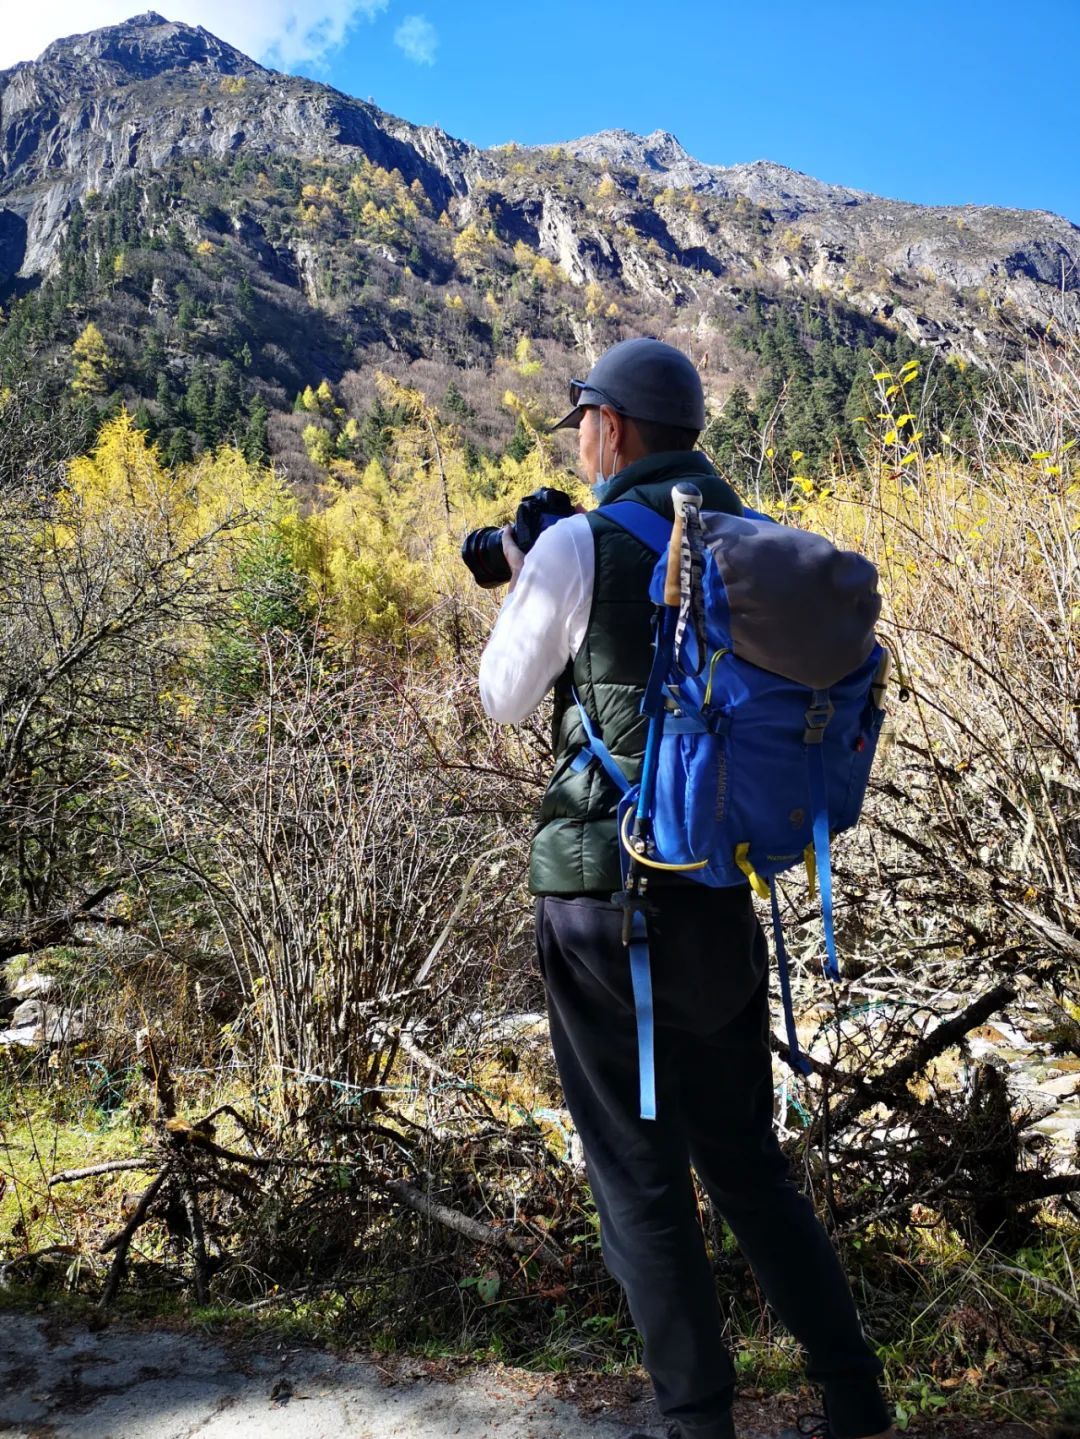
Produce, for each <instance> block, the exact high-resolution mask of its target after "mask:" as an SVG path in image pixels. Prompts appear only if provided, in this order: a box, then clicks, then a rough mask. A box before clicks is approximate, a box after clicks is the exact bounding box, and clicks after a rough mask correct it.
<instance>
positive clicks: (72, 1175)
mask: <svg viewBox="0 0 1080 1439" xmlns="http://www.w3.org/2000/svg"><path fill="white" fill-rule="evenodd" d="M160 1163H161V1160H160V1159H158V1158H156V1157H155V1158H153V1159H110V1160H109V1161H108V1163H106V1164H91V1165H89V1166H88V1167H87V1168H86V1169H62V1170H61V1171H60V1173H59V1174H54V1175H53V1177H52V1178H51V1179H50V1180H49V1188H50V1189H51V1188H52V1187H53V1185H54V1184H74V1183H75V1182H76V1180H79V1179H94V1178H96V1177H97V1176H98V1175H99V1174H118V1173H119V1172H120V1171H121V1170H122V1169H157V1168H158V1166H159V1165H160Z"/></svg>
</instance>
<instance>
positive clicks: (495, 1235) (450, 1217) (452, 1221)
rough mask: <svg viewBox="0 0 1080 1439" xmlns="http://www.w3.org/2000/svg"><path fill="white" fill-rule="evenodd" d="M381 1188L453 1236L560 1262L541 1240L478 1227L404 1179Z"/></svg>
mask: <svg viewBox="0 0 1080 1439" xmlns="http://www.w3.org/2000/svg"><path fill="white" fill-rule="evenodd" d="M382 1186H383V1188H384V1189H385V1190H387V1192H388V1193H390V1194H393V1195H394V1196H395V1198H397V1199H400V1200H401V1202H402V1204H406V1205H408V1207H409V1208H410V1209H414V1210H415V1211H416V1213H417V1214H422V1215H423V1216H424V1217H425V1218H426V1219H434V1220H436V1221H437V1222H438V1223H439V1224H443V1225H445V1226H446V1228H447V1229H452V1230H454V1232H455V1233H456V1234H461V1235H464V1237H465V1238H466V1239H471V1240H472V1241H473V1242H474V1243H475V1244H485V1245H487V1246H488V1247H489V1248H493V1249H509V1250H511V1252H512V1253H514V1254H521V1255H524V1256H525V1257H526V1258H528V1259H542V1260H543V1261H544V1263H545V1264H561V1263H562V1255H561V1254H559V1253H558V1251H557V1250H555V1249H552V1248H551V1246H550V1245H548V1244H545V1243H544V1241H543V1240H532V1239H525V1238H523V1237H522V1236H521V1235H517V1234H510V1233H508V1232H507V1231H506V1230H504V1229H495V1228H493V1227H492V1226H491V1225H490V1224H481V1223H480V1221H479V1220H478V1219H470V1218H469V1216H468V1215H467V1214H462V1213H461V1211H460V1210H459V1209H450V1208H449V1207H448V1206H447V1205H445V1204H440V1203H439V1201H438V1200H437V1199H432V1198H431V1196H430V1195H427V1194H422V1193H421V1191H420V1190H419V1189H416V1188H415V1187H414V1186H413V1185H411V1184H409V1183H408V1182H407V1181H406V1180H404V1179H385V1180H383V1181H382Z"/></svg>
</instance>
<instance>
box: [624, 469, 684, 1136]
mask: <svg viewBox="0 0 1080 1439" xmlns="http://www.w3.org/2000/svg"><path fill="white" fill-rule="evenodd" d="M671 499H672V504H673V505H674V508H675V523H674V524H673V525H672V529H671V538H670V540H669V541H668V561H667V574H666V575H665V577H664V603H663V604H662V605H659V606H657V609H658V611H659V613H658V615H657V621H656V650H655V653H654V655H653V665H652V671H651V673H650V675H649V682H648V684H647V685H646V687H645V698H644V699H643V701H642V710H643V712H644V713H647V714H648V716H649V729H648V733H647V735H646V737H645V756H644V758H643V760H642V765H641V785H640V788H639V790H638V797H637V805H636V808H635V811H634V828H633V832H632V835H631V838H630V842H629V844H627V845H626V849H627V852H628V853H629V856H630V862H629V865H628V866H627V870H626V889H625V890H624V891H623V893H622V895H621V896H620V899H621V903H622V906H623V932H622V940H623V944H624V945H626V948H627V950H628V952H629V955H630V983H631V987H632V990H633V996H634V1018H635V1023H636V1026H637V1040H638V1074H639V1080H638V1083H639V1088H640V1112H641V1117H642V1119H655V1118H656V1062H655V1051H654V1043H653V1028H654V1015H653V990H652V973H651V969H650V963H649V930H648V924H647V922H646V912H647V910H648V905H647V904H646V901H645V890H646V888H647V886H648V882H649V881H648V870H647V868H646V866H647V865H648V863H649V861H648V860H647V859H646V853H647V851H648V848H649V841H650V839H651V833H652V807H653V800H654V798H655V795H656V770H657V765H658V763H659V759H660V741H661V739H663V736H664V717H665V715H666V713H667V697H666V694H665V686H666V684H667V678H668V674H669V672H670V670H671V665H672V661H673V659H674V653H675V634H676V631H677V628H678V623H679V612H680V610H681V608H682V603H683V593H682V590H683V565H682V545H683V532H684V530H685V528H686V511H687V509H688V508H693V509H695V510H697V509H699V508H700V506H701V491H700V490H699V489H698V488H697V486H696V485H692V484H689V483H687V482H685V481H684V482H682V483H680V484H677V485H675V486H674V487H673V488H672V491H671ZM692 570H693V567H692V566H691V567H690V569H689V570H688V571H687V582H688V583H690V582H691V581H692ZM691 598H692V597H691Z"/></svg>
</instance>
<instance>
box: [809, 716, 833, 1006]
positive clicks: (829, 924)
mask: <svg viewBox="0 0 1080 1439" xmlns="http://www.w3.org/2000/svg"><path fill="white" fill-rule="evenodd" d="M806 764H807V768H808V770H809V773H810V810H811V813H812V815H813V819H814V860H815V862H816V864H817V878H818V886H819V888H820V890H821V917H822V919H823V920H824V923H825V964H824V966H823V967H824V970H825V973H826V974H827V975H828V976H829V978H830V979H839V978H840V965H839V963H838V962H837V958H836V927H835V923H834V920H833V886H832V864H831V862H830V858H829V786H828V781H827V780H826V778H825V756H824V753H823V752H822V747H821V745H820V744H808V745H807V746H806Z"/></svg>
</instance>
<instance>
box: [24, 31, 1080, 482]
mask: <svg viewBox="0 0 1080 1439" xmlns="http://www.w3.org/2000/svg"><path fill="white" fill-rule="evenodd" d="M1062 319H1067V320H1069V322H1070V323H1073V322H1075V323H1077V324H1080V227H1076V226H1074V225H1072V224H1071V223H1070V222H1068V221H1066V220H1064V219H1062V218H1061V217H1057V216H1053V215H1050V214H1040V213H1038V212H1028V211H1009V210H1005V209H1001V208H997V207H924V206H919V205H917V204H914V203H912V202H905V201H892V200H885V199H882V198H881V197H878V196H874V195H871V194H870V193H869V192H864V191H856V190H852V189H850V188H847V187H843V186H836V185H832V184H829V183H826V182H823V181H818V180H816V179H814V177H812V176H807V175H803V174H801V173H800V172H797V171H793V170H789V169H786V168H785V167H783V166H780V165H777V164H775V163H774V162H772V161H765V160H758V161H751V162H748V163H746V164H743V165H734V166H711V165H705V164H703V163H702V162H700V161H698V160H696V159H695V158H694V157H693V156H691V155H689V154H688V152H687V151H686V150H685V148H684V147H683V146H682V145H681V144H680V142H679V141H678V139H677V138H676V136H675V135H674V134H673V133H671V132H670V131H668V130H655V131H653V132H652V133H651V134H649V135H645V136H638V135H634V134H633V133H632V132H629V131H625V130H607V131H601V132H599V133H598V134H597V135H595V136H586V137H580V138H579V139H578V140H575V141H568V142H564V143H563V144H561V145H557V146H550V147H536V146H527V147H522V146H518V145H514V144H507V145H502V146H496V147H493V148H491V149H487V150H481V149H478V148H477V147H476V146H474V145H471V144H469V143H468V142H467V141H463V140H459V139H456V138H455V137H453V136H452V135H449V134H447V133H446V132H445V131H444V130H442V129H440V128H439V127H437V126H418V125H414V124H412V123H410V122H409V121H408V120H405V119H402V118H399V117H396V116H393V115H390V114H388V113H386V112H385V111H382V110H381V109H379V108H378V107H377V106H375V105H373V104H372V103H370V102H368V101H364V100H361V99H358V98H356V97H353V96H349V95H347V94H346V93H344V92H343V91H340V90H336V89H334V88H332V87H331V86H328V85H325V84H322V83H320V82H317V81H314V80H310V79H307V78H304V77H300V76H291V75H285V74H281V73H279V72H277V71H274V70H271V69H267V68H265V67H263V66H261V65H258V64H257V63H256V62H254V61H251V60H249V59H248V58H247V57H246V56H244V55H243V54H242V53H241V52H240V51H237V50H235V49H234V48H233V47H231V46H228V45H226V44H225V43H224V42H222V41H219V40H218V39H217V38H216V37H215V36H213V35H212V34H211V33H210V32H209V31H206V30H203V29H200V28H199V27H193V26H186V25H183V24H180V23H176V22H172V21H168V20H166V19H165V18H163V17H162V16H161V15H160V14H159V13H158V12H156V11H148V12H145V13H144V14H143V15H140V16H137V17H135V19H134V20H133V21H131V22H127V23H125V24H121V25H119V26H111V27H105V28H104V29H101V30H98V31H90V32H87V33H86V34H84V35H78V36H73V37H68V38H67V39H64V40H59V41H55V42H53V43H52V44H51V45H50V46H48V47H47V48H46V50H45V51H44V52H43V55H42V57H41V58H40V59H39V60H36V61H25V62H20V64H19V65H17V66H15V67H13V68H12V69H10V70H7V71H4V72H0V390H3V388H4V385H5V384H9V385H10V383H11V377H12V375H13V374H14V373H16V372H17V373H18V374H20V375H21V376H22V377H24V378H25V377H26V376H27V375H28V374H29V375H31V378H32V377H33V376H34V375H37V376H39V377H41V376H44V377H45V379H42V380H41V383H43V384H46V383H47V385H48V386H51V387H52V388H51V389H50V390H49V396H50V399H49V403H52V402H53V401H54V400H55V401H56V402H57V403H60V400H61V398H62V397H63V396H65V395H66V396H67V397H68V399H69V400H70V398H71V394H72V391H73V388H74V386H75V384H77V385H78V387H79V389H78V390H77V391H75V393H77V394H79V395H81V396H82V397H83V398H82V399H80V401H79V403H80V404H81V405H82V410H81V411H80V413H83V414H84V418H85V422H86V423H87V424H91V423H92V416H90V415H89V410H88V409H87V405H88V404H89V401H88V400H87V399H86V397H87V396H88V395H95V394H96V395H98V396H100V397H101V400H102V402H103V403H107V404H114V405H115V404H117V403H122V404H124V405H126V406H127V407H128V408H129V409H130V410H131V411H132V412H138V413H139V414H140V415H141V416H142V420H143V423H144V424H145V425H146V426H147V427H148V428H149V429H150V430H151V431H152V432H153V433H154V434H155V435H158V436H161V437H162V442H163V444H164V445H165V446H166V450H167V452H168V453H169V454H171V455H172V456H173V457H174V458H178V459H179V458H182V457H183V456H184V455H185V454H190V453H191V452H192V451H193V450H197V449H198V447H199V446H205V445H211V444H214V443H217V442H218V441H220V439H221V438H222V437H223V436H227V435H234V434H236V433H239V431H238V430H237V425H239V423H240V422H239V420H237V418H236V417H237V416H238V415H241V414H242V415H243V416H245V417H247V418H246V419H245V424H246V423H247V420H250V423H251V426H252V432H253V433H257V434H258V435H259V436H261V435H262V433H263V431H264V430H265V429H266V422H265V416H266V414H269V415H270V422H269V431H268V433H269V444H270V451H269V452H272V453H274V454H275V456H278V455H279V454H280V449H279V448H275V447H276V446H280V445H284V446H286V447H288V446H290V445H291V446H292V447H293V448H292V450H291V451H290V452H289V463H290V464H291V465H293V469H294V472H296V473H305V474H306V475H307V476H308V477H309V478H311V479H312V480H313V481H314V480H315V477H316V473H317V470H316V469H315V468H312V464H313V463H314V462H313V461H312V462H311V463H310V464H309V460H310V459H311V456H310V454H309V453H308V452H307V443H308V442H307V441H306V440H305V441H303V444H302V445H301V441H300V439H299V437H298V432H297V423H298V422H297V423H292V416H293V407H294V405H295V403H296V402H297V397H298V396H303V394H304V393H305V392H306V391H307V390H308V389H312V392H313V393H314V390H315V389H317V388H318V387H319V386H320V384H321V382H322V381H323V380H327V381H328V382H330V383H331V384H344V385H346V387H347V388H350V389H351V392H352V393H353V401H352V403H353V405H354V409H353V418H355V419H357V423H358V424H359V423H360V421H361V420H362V419H363V418H364V416H365V415H367V416H368V418H370V419H371V424H372V427H373V428H372V429H371V431H370V434H369V439H371V436H374V439H371V446H374V448H372V447H371V446H369V447H368V448H367V449H364V446H365V445H367V443H368V442H367V441H363V443H362V444H361V446H360V449H357V444H358V443H360V442H357V441H355V440H353V439H349V438H348V437H344V438H343V437H342V435H340V434H336V435H335V436H334V443H335V444H339V443H340V446H341V450H340V453H339V457H340V455H345V454H349V455H355V454H358V453H361V452H363V453H367V454H371V453H377V443H376V441H377V436H378V434H379V433H380V431H379V428H378V424H377V423H376V421H377V417H378V405H377V404H376V403H375V401H374V400H373V399H372V393H371V386H372V383H373V381H372V379H371V378H370V376H371V375H372V374H373V373H374V372H375V371H376V370H382V371H383V372H385V373H392V374H395V375H398V376H405V375H408V376H410V377H411V378H413V379H415V381H416V383H417V384H418V385H419V386H420V387H421V388H423V389H424V393H426V394H428V395H429V398H432V399H433V400H434V401H435V402H439V401H440V400H441V398H442V397H443V396H445V395H447V394H450V395H451V398H452V399H453V403H454V405H455V406H459V407H460V406H461V405H464V409H463V410H460V411H455V413H457V412H460V413H461V414H462V416H463V423H465V422H466V421H465V417H466V416H468V417H469V418H468V420H467V422H468V424H469V425H471V426H472V430H471V432H470V440H471V441H472V442H474V443H475V447H476V448H477V451H478V452H479V451H480V450H482V449H484V448H487V449H488V450H490V449H491V448H492V447H494V446H497V445H499V444H502V443H505V442H506V440H507V438H508V436H507V433H506V427H507V424H508V423H509V424H510V425H511V426H513V424H514V423H515V421H514V420H513V419H510V420H509V421H508V418H507V414H506V413H505V411H504V412H501V413H500V408H499V398H498V397H499V396H501V395H503V394H505V393H507V392H508V390H509V391H510V392H512V393H514V394H516V393H517V391H518V390H519V389H521V390H525V391H528V392H529V394H528V406H531V407H532V408H531V409H530V408H528V407H527V410H526V411H521V412H520V413H519V418H518V421H517V423H518V427H519V429H520V428H521V426H522V425H525V426H526V428H525V430H524V431H522V433H520V434H519V435H518V436H517V441H518V442H519V447H520V446H525V445H527V443H528V426H527V424H526V420H525V418H524V416H525V415H526V414H528V415H531V416H532V417H533V418H532V419H531V420H529V422H528V423H530V424H533V425H534V426H535V425H536V424H537V423H540V422H541V421H542V418H543V414H544V413H545V412H546V413H548V414H551V413H554V408H553V407H557V405H558V403H559V400H558V398H557V396H558V393H559V390H560V388H561V383H562V380H563V379H564V378H565V377H566V376H568V375H569V374H571V373H578V372H579V368H580V363H581V362H582V359H583V357H584V359H585V360H587V359H589V358H590V357H592V356H595V355H596V354H597V353H599V351H600V350H602V349H603V348H604V347H605V346H606V345H608V344H610V343H612V342H614V341H615V340H618V339H621V338H624V337H626V336H627V335H630V334H635V333H636V334H642V333H649V334H657V335H662V336H663V337H664V338H667V339H670V340H671V341H672V342H673V343H676V344H678V345H681V346H682V347H683V348H684V349H686V350H687V352H688V353H690V354H692V355H693V356H694V357H695V359H696V360H697V361H698V363H699V364H700V365H701V367H702V370H703V373H704V376H705V386H706V391H707V397H708V400H709V403H710V407H711V410H712V412H713V413H714V414H715V413H717V411H718V410H719V409H720V408H722V407H724V406H725V405H726V403H727V401H728V399H729V398H730V397H732V395H733V394H736V393H737V392H742V393H743V396H744V398H743V399H741V400H739V406H741V407H742V408H741V409H739V406H736V409H738V410H739V414H740V415H741V417H742V418H741V419H740V420H739V424H740V425H743V427H744V429H745V425H744V421H746V420H747V416H748V414H749V410H748V408H747V401H746V398H745V396H746V393H747V392H748V391H752V392H754V393H753V404H755V405H758V406H759V413H760V414H761V415H763V416H765V417H766V419H767V418H768V416H769V415H771V414H773V413H774V411H775V410H776V408H777V407H778V406H781V405H784V404H787V405H789V406H790V407H791V414H792V418H791V422H790V425H789V426H788V432H789V438H790V440H791V444H790V445H789V446H788V449H789V451H790V450H795V449H797V450H800V451H806V452H807V453H808V454H810V453H812V454H813V455H815V456H820V457H821V458H822V460H824V457H825V456H827V455H828V454H829V453H830V445H831V444H832V438H833V437H834V436H836V435H842V436H845V437H846V440H847V441H848V442H850V441H851V439H852V435H853V431H852V425H853V424H854V422H855V418H857V417H859V416H864V415H865V413H866V411H867V402H866V400H865V397H864V395H863V393H862V389H861V386H862V384H863V382H864V381H865V379H866V377H867V376H868V375H869V374H871V373H873V372H875V371H877V370H880V369H881V368H883V364H882V363H877V362H873V363H872V362H871V359H872V357H874V356H884V367H888V365H889V364H893V363H896V364H899V363H902V362H904V361H905V360H907V359H908V358H909V357H911V356H912V355H913V354H923V355H924V356H927V357H928V356H930V355H932V354H934V353H936V355H937V356H939V357H940V358H941V359H942V360H945V361H948V362H949V363H948V364H943V365H939V366H938V367H937V372H938V373H939V374H941V375H944V376H945V379H944V380H942V381H941V382H940V383H939V388H940V390H941V393H940V395H939V397H938V400H937V401H936V402H935V403H936V405H937V414H938V419H936V420H935V421H934V423H935V424H936V425H937V426H938V429H939V430H941V431H944V429H945V428H946V426H947V424H948V423H950V421H949V419H948V415H949V413H950V406H953V405H954V402H955V404H960V403H961V402H962V400H963V398H964V395H965V394H966V393H967V391H966V390H965V386H966V385H967V381H966V380H964V379H963V375H964V369H965V366H968V365H974V366H975V367H977V368H980V369H984V368H986V367H987V366H989V365H991V364H993V363H996V362H997V361H999V360H1000V359H1001V358H1002V357H1005V358H1008V357H1010V356H1016V357H1019V355H1020V354H1021V353H1022V351H1023V349H1024V348H1025V346H1027V345H1029V344H1030V343H1031V341H1032V340H1033V339H1035V338H1038V337H1041V336H1044V335H1046V334H1047V333H1052V326H1051V322H1055V323H1058V324H1060V323H1061V321H1062ZM95 332H96V338H95ZM88 334H89V338H87V335H88ZM76 344H79V345H80V346H81V347H82V348H81V349H80V350H79V351H78V356H82V358H78V357H77V353H76V350H75V346H76ZM522 347H524V348H522ZM530 347H535V352H534V350H533V349H531V348H530ZM87 356H89V357H90V358H86V357H87ZM95 356H96V357H97V358H96V359H95V358H94V357H95ZM530 356H532V358H530ZM87 367H89V368H87ZM505 367H510V370H509V372H508V373H505V374H504V369H505ZM451 376H452V377H453V382H452V383H451ZM534 376H535V377H536V378H534ZM459 377H460V384H459ZM481 377H482V378H483V381H484V383H483V384H481ZM792 377H794V378H792ZM958 377H959V378H958ZM507 380H509V385H508V384H507ZM29 382H30V381H28V383H29ZM33 383H37V381H36V380H35V381H33ZM455 387H456V389H455ZM210 390H213V391H214V393H215V395H218V392H219V391H220V395H219V396H218V398H216V399H215V400H214V402H213V405H212V406H211V408H212V409H213V410H214V412H215V414H216V416H217V418H214V416H213V415H210V414H209V412H208V409H207V399H206V396H207V394H208V392H209V391H210ZM488 391H490V394H489V393H487V392H488ZM466 393H467V395H468V398H467V399H464V398H463V396H464V395H465V394H466ZM455 395H456V398H454V396H455ZM492 396H494V398H492ZM793 397H794V399H793ZM515 403H516V402H515ZM365 406H367V407H368V408H365ZM372 406H373V408H372ZM259 410H261V411H262V412H263V419H260V420H259V421H258V422H257V423H256V419H255V415H256V412H257V411H259ZM229 417H232V418H229ZM323 419H324V421H326V423H327V424H329V423H330V422H329V420H328V418H327V416H323ZM364 422H365V423H366V420H365V421H364ZM768 422H769V423H773V421H771V420H770V421H768ZM308 428H310V423H309V424H308ZM316 428H317V426H316ZM299 429H300V431H303V429H304V425H300V426H299ZM244 432H245V433H246V431H244ZM365 433H368V432H365ZM252 443H253V444H254V443H255V442H254V441H253V442H252ZM312 443H313V444H314V443H315V441H312ZM319 446H323V448H321V449H320V448H319ZM255 448H256V450H257V451H258V453H260V454H263V453H264V452H266V447H265V446H264V445H263V443H262V439H261V438H260V439H259V443H258V445H257V446H255ZM316 452H317V453H318V454H319V455H320V456H322V458H321V459H320V460H319V464H322V465H323V466H324V468H325V465H326V464H328V463H330V462H331V460H332V459H333V456H332V455H328V454H327V453H325V446H324V445H323V442H322V441H318V443H317V444H316ZM294 454H296V455H298V458H297V459H296V461H295V463H294V461H293V458H292V456H293V455H294ZM305 465H307V469H306V470H305V468H304V467H305Z"/></svg>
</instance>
